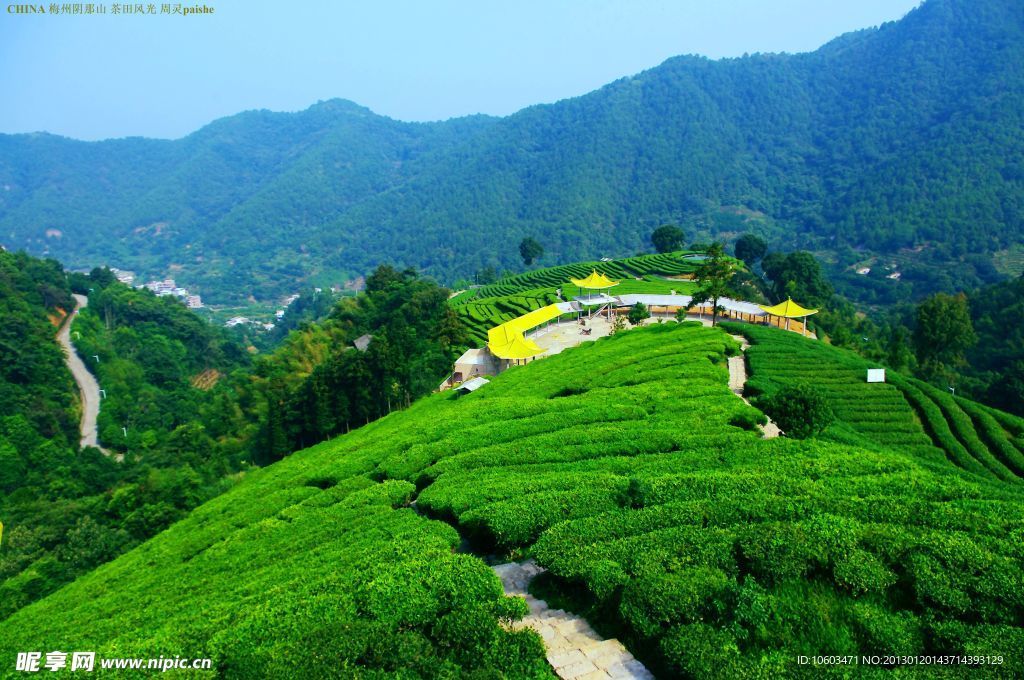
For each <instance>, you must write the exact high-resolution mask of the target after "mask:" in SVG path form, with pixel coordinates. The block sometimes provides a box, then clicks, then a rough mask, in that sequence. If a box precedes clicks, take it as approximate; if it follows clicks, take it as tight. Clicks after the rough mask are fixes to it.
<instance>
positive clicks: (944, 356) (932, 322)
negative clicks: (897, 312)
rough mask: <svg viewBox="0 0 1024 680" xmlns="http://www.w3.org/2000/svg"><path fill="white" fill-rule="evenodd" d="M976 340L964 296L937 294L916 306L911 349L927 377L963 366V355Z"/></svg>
mask: <svg viewBox="0 0 1024 680" xmlns="http://www.w3.org/2000/svg"><path fill="white" fill-rule="evenodd" d="M977 341H978V337H977V336H976V335H975V334H974V326H973V325H972V324H971V315H970V312H969V310H968V307H967V296H965V295H957V296H952V295H945V294H943V293H937V294H935V295H933V296H931V297H930V298H928V299H927V300H925V301H924V302H922V303H921V304H920V305H918V307H917V318H916V323H915V325H914V349H915V351H916V352H917V360H918V362H919V363H920V365H921V369H922V371H924V372H925V373H926V374H929V375H936V374H939V373H942V372H943V371H944V370H945V368H946V367H955V366H958V365H960V364H962V363H963V362H964V352H966V351H967V350H968V349H969V348H970V347H971V346H972V345H974V343H976V342H977Z"/></svg>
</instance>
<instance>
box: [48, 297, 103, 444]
mask: <svg viewBox="0 0 1024 680" xmlns="http://www.w3.org/2000/svg"><path fill="white" fill-rule="evenodd" d="M88 304H89V298H87V297H86V296H84V295H75V309H74V311H73V312H72V313H71V314H68V316H67V318H66V319H64V325H63V326H61V329H60V331H59V332H58V333H57V341H58V342H59V343H60V346H61V347H63V348H64V358H65V361H66V362H67V365H68V368H69V369H70V370H71V375H73V376H74V378H75V382H76V383H78V393H79V395H81V399H82V421H81V423H79V430H80V431H81V433H82V441H81V446H83V447H85V446H95V447H96V448H98V449H100V450H101V451H103V453H106V454H108V455H109V451H106V450H104V449H103V448H102V447H100V443H99V438H98V437H97V435H96V416H97V415H99V412H100V386H99V383H97V382H96V378H94V377H93V375H92V373H90V372H89V370H88V369H87V368H86V367H85V364H84V363H82V360H81V359H80V358H79V356H78V353H77V352H75V348H74V346H73V345H72V344H71V323H72V322H73V321H74V319H75V315H77V314H78V310H79V309H81V308H82V307H85V306H87V305H88Z"/></svg>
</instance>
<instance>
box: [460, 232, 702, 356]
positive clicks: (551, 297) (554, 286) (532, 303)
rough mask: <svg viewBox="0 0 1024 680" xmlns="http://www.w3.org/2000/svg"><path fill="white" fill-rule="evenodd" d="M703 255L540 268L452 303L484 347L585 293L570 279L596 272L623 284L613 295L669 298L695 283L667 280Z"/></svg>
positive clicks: (644, 257) (692, 268)
mask: <svg viewBox="0 0 1024 680" xmlns="http://www.w3.org/2000/svg"><path fill="white" fill-rule="evenodd" d="M693 256H696V257H700V255H699V254H695V253H688V252H683V253H671V254H670V253H665V254H659V255H638V256H636V257H630V258H626V259H623V260H616V261H614V262H578V263H575V264H568V265H562V266H559V267H551V268H548V269H538V270H536V271H532V272H526V273H524V274H519V275H516V276H511V277H508V278H505V279H502V280H501V281H498V282H497V283H493V284H490V285H487V286H483V287H481V288H476V289H471V290H468V291H463V292H462V293H460V294H459V295H457V296H455V297H453V298H452V299H451V300H450V301H449V304H451V305H452V306H453V307H454V309H455V311H456V312H457V313H458V315H459V318H460V319H461V320H462V322H463V324H464V325H465V327H466V329H467V331H468V333H469V337H470V343H471V344H473V346H475V347H482V346H483V345H484V344H485V343H486V342H487V331H488V330H490V329H491V328H493V327H495V326H497V325H499V324H502V323H504V322H506V321H510V320H511V319H513V318H515V317H517V316H521V315H522V314H525V313H526V312H530V311H533V310H534V309H539V308H540V307H544V306H545V305H549V304H551V303H553V302H558V301H559V300H558V298H557V297H556V294H555V293H556V291H557V290H561V291H562V297H563V299H565V300H571V299H572V298H573V297H575V296H577V295H581V294H582V295H585V294H586V293H587V292H588V291H586V290H581V289H580V288H578V287H577V286H575V285H573V284H572V283H570V281H569V279H570V278H577V279H581V278H586V276H587V275H588V274H590V273H591V272H592V271H594V270H597V271H598V272H600V273H602V274H605V275H607V276H609V277H610V278H612V279H614V280H617V281H619V282H620V283H619V284H618V285H617V286H615V287H614V288H613V289H611V290H612V293H614V294H616V295H628V294H630V293H652V294H667V293H669V292H671V291H673V290H675V291H676V292H678V293H683V294H685V293H688V292H690V291H692V290H693V288H694V284H693V283H692V282H690V281H683V280H669V279H667V278H665V277H668V276H677V275H683V274H692V273H693V272H694V271H695V270H696V267H697V265H698V264H699V260H696V259H693Z"/></svg>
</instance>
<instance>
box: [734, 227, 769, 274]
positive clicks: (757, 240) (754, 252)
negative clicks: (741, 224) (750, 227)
mask: <svg viewBox="0 0 1024 680" xmlns="http://www.w3.org/2000/svg"><path fill="white" fill-rule="evenodd" d="M766 252H768V242H767V241H765V240H764V239H763V238H761V237H760V236H758V235H757V234H743V235H742V236H740V237H739V238H738V239H736V257H738V258H739V259H741V260H743V261H744V262H745V263H746V264H747V266H748V267H753V266H754V263H756V262H757V261H758V260H760V259H761V258H762V257H764V254H765V253H766Z"/></svg>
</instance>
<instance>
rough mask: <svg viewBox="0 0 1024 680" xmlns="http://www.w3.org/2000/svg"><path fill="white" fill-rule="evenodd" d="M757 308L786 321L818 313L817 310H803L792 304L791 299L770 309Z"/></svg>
mask: <svg viewBox="0 0 1024 680" xmlns="http://www.w3.org/2000/svg"><path fill="white" fill-rule="evenodd" d="M758 307H760V308H761V309H763V310H764V311H766V312H768V313H769V314H771V315H772V316H783V317H786V318H787V319H798V318H800V317H802V316H810V315H811V314H817V313H818V310H817V309H804V308H803V307H801V306H800V305H798V304H797V303H795V302H793V298H789V299H788V300H786V301H785V302H780V303H779V304H777V305H774V306H772V307H766V306H765V305H758Z"/></svg>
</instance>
